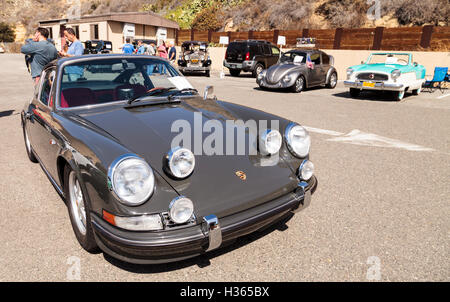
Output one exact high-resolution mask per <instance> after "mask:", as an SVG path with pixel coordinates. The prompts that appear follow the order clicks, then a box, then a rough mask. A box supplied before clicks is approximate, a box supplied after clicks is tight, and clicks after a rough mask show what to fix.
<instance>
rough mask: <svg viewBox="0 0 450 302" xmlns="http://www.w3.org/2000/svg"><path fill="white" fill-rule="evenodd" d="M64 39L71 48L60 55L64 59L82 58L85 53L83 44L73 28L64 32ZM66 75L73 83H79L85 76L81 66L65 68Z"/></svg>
mask: <svg viewBox="0 0 450 302" xmlns="http://www.w3.org/2000/svg"><path fill="white" fill-rule="evenodd" d="M64 37H65V38H66V40H67V41H69V42H70V46H69V48H68V50H67V52H66V51H60V52H59V55H60V56H62V57H75V56H82V55H83V53H84V47H83V44H82V43H81V42H80V40H78V38H77V36H76V34H75V31H74V30H73V28H66V29H65V30H64ZM64 71H65V73H67V75H68V77H69V80H70V81H71V82H73V81H77V80H78V79H79V78H81V77H82V76H83V72H84V70H83V68H82V67H80V66H67V67H66V68H64Z"/></svg>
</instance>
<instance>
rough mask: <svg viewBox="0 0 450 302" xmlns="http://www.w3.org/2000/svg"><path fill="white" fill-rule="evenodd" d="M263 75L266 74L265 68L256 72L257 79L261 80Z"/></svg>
mask: <svg viewBox="0 0 450 302" xmlns="http://www.w3.org/2000/svg"><path fill="white" fill-rule="evenodd" d="M265 76H266V70H263V71H261V72H260V73H259V74H258V80H260V81H261V80H262V79H263V78H264V77H265Z"/></svg>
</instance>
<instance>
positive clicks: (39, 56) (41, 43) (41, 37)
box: [20, 27, 58, 85]
mask: <svg viewBox="0 0 450 302" xmlns="http://www.w3.org/2000/svg"><path fill="white" fill-rule="evenodd" d="M48 36H49V32H48V30H47V29H46V28H42V27H38V28H37V29H36V32H35V33H34V37H33V41H30V42H28V43H26V44H25V45H23V46H22V48H21V50H20V51H21V52H22V53H23V54H25V55H29V56H30V60H31V64H30V66H31V77H32V78H33V81H34V84H35V85H36V84H37V83H38V82H39V79H40V76H41V72H42V70H43V69H44V67H45V65H47V64H48V63H49V62H51V61H53V60H55V59H56V58H57V57H58V51H57V50H56V48H55V46H54V45H53V44H52V43H50V42H49V41H47V39H48Z"/></svg>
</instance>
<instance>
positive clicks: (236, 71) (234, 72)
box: [230, 69, 241, 77]
mask: <svg viewBox="0 0 450 302" xmlns="http://www.w3.org/2000/svg"><path fill="white" fill-rule="evenodd" d="M230 74H231V76H233V77H238V76H239V75H240V74H241V70H240V69H230Z"/></svg>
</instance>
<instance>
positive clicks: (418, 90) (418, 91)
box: [412, 87, 422, 95]
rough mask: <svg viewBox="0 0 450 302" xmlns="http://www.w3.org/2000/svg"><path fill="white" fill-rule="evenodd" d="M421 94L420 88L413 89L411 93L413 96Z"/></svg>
mask: <svg viewBox="0 0 450 302" xmlns="http://www.w3.org/2000/svg"><path fill="white" fill-rule="evenodd" d="M421 92H422V87H420V88H417V89H414V90H413V91H412V94H413V95H419V94H420V93H421Z"/></svg>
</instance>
